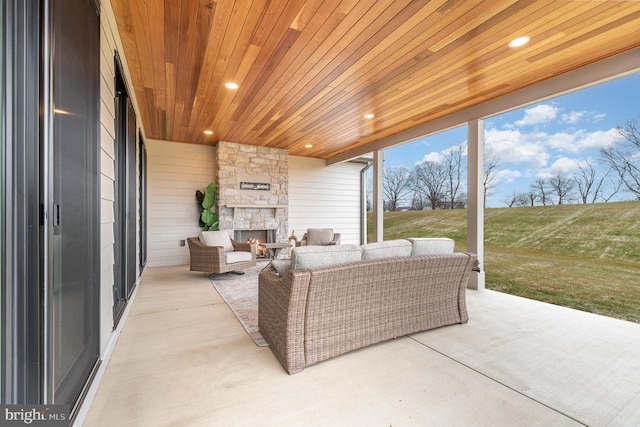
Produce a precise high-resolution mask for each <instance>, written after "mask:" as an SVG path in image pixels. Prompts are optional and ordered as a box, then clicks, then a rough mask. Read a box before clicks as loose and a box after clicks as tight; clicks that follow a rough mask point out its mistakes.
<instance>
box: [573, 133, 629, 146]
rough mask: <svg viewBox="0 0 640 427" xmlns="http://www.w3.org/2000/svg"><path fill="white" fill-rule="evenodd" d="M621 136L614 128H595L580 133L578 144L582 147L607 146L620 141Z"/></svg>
mask: <svg viewBox="0 0 640 427" xmlns="http://www.w3.org/2000/svg"><path fill="white" fill-rule="evenodd" d="M622 139H623V137H622V135H620V134H619V133H618V131H617V130H615V129H609V130H605V131H601V130H597V131H595V132H588V133H585V134H584V135H581V138H580V145H581V146H582V149H587V148H598V149H600V148H609V147H613V146H614V145H616V144H617V143H618V142H619V141H622Z"/></svg>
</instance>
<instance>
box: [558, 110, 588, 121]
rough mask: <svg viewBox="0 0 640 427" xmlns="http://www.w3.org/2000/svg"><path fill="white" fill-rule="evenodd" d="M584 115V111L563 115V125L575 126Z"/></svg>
mask: <svg viewBox="0 0 640 427" xmlns="http://www.w3.org/2000/svg"><path fill="white" fill-rule="evenodd" d="M585 114H586V111H571V112H570V113H569V114H566V113H565V114H563V115H562V121H563V122H565V123H571V124H575V123H578V121H579V120H580V119H581V118H582V117H584V115H585Z"/></svg>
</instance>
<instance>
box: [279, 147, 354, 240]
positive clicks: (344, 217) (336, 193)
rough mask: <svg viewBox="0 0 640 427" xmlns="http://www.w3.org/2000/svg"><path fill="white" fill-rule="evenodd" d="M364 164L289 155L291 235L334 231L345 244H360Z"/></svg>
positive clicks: (300, 235)
mask: <svg viewBox="0 0 640 427" xmlns="http://www.w3.org/2000/svg"><path fill="white" fill-rule="evenodd" d="M361 169H362V165H359V164H354V163H340V164H337V165H331V166H326V165H325V161H324V160H318V159H310V158H306V157H297V156H289V233H291V232H292V231H295V234H296V237H298V238H299V239H300V238H301V237H302V235H303V234H304V232H305V231H306V230H307V228H315V227H323V228H324V227H326V228H333V229H334V231H335V232H337V233H340V234H341V242H342V243H352V244H359V243H360V170H361Z"/></svg>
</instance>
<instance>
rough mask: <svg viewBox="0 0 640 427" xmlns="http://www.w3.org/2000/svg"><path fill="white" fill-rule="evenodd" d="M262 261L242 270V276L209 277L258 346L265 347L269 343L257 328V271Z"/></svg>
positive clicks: (261, 265) (261, 266)
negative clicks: (243, 272)
mask: <svg viewBox="0 0 640 427" xmlns="http://www.w3.org/2000/svg"><path fill="white" fill-rule="evenodd" d="M264 266H265V264H264V263H262V262H261V263H258V265H257V266H255V267H253V268H250V269H248V270H244V271H245V274H243V275H242V276H230V277H225V276H221V277H219V278H216V277H211V278H210V280H211V283H212V284H213V287H214V288H215V289H216V291H218V293H219V294H220V296H221V297H222V299H223V300H224V301H225V302H226V303H227V305H228V306H229V308H231V311H233V313H234V314H235V315H236V317H237V318H238V320H239V321H240V323H241V324H242V326H243V327H244V329H245V330H246V331H247V333H248V334H249V336H250V337H251V339H253V342H255V343H256V345H257V346H258V347H266V346H268V345H269V343H268V342H267V341H266V340H265V339H264V337H263V336H262V334H261V333H260V330H259V329H258V273H260V271H261V270H262V269H263V268H264Z"/></svg>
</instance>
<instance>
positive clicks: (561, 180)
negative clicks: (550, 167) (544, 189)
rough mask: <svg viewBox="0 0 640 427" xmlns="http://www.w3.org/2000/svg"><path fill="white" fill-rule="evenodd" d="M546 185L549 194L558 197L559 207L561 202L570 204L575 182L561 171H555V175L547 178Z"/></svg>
mask: <svg viewBox="0 0 640 427" xmlns="http://www.w3.org/2000/svg"><path fill="white" fill-rule="evenodd" d="M548 183H549V188H550V190H551V193H552V194H555V195H556V196H558V204H559V205H561V204H563V202H571V196H572V194H573V188H574V187H575V185H576V182H575V181H574V180H573V179H571V177H570V176H568V175H566V174H565V173H563V172H561V171H556V172H555V175H554V176H552V177H551V178H549V181H548Z"/></svg>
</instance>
